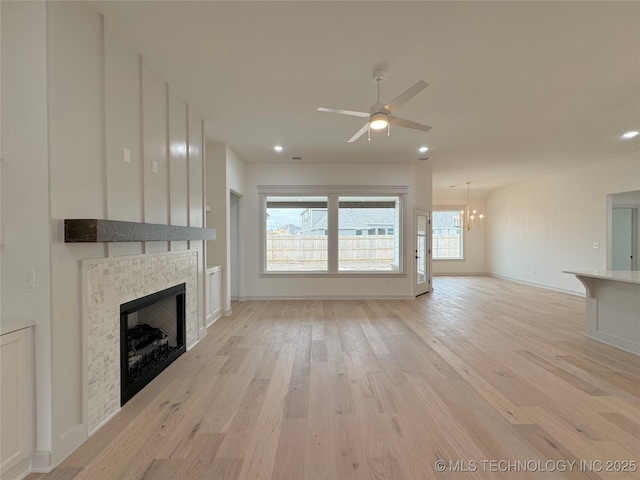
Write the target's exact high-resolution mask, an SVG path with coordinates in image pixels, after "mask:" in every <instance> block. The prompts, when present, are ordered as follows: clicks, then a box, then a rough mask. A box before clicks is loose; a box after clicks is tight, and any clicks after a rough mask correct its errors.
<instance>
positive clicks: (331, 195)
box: [258, 185, 408, 277]
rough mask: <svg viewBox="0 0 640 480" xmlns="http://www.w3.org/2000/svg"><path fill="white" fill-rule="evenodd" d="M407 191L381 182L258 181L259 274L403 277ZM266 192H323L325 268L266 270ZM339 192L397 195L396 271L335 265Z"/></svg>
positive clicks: (344, 193)
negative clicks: (326, 259) (266, 182)
mask: <svg viewBox="0 0 640 480" xmlns="http://www.w3.org/2000/svg"><path fill="white" fill-rule="evenodd" d="M407 193H408V186H398V185H391V186H388V185H380V186H366V187H365V186H327V185H311V186H310V185H295V186H292V185H258V199H259V210H260V212H259V213H260V215H259V221H260V234H259V242H260V245H259V250H260V276H261V277H278V276H280V277H349V276H353V277H363V276H368V277H384V276H389V277H402V276H407V274H408V269H407V265H406V259H407V255H406V251H407V246H406V242H405V240H406V238H407V236H406V234H405V232H406V228H407V218H406V215H407ZM269 196H280V197H283V196H290V197H292V198H293V197H305V196H307V197H308V196H326V197H327V198H328V202H327V203H328V207H327V220H328V221H327V225H328V245H327V258H328V269H327V271H304V270H296V271H268V270H267V261H266V258H267V255H266V248H267V243H266V236H267V235H266V225H267V224H266V219H267V200H266V199H267V197H269ZM340 196H362V197H367V196H370V197H373V196H397V197H398V198H399V205H400V228H399V231H398V235H399V244H400V252H399V258H400V261H399V265H400V270H398V271H353V270H349V271H345V270H342V271H340V270H339V269H338V253H339V252H338V249H339V225H338V212H339V211H338V208H339V205H338V199H339V197H340Z"/></svg>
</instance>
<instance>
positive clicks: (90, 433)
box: [89, 407, 122, 436]
mask: <svg viewBox="0 0 640 480" xmlns="http://www.w3.org/2000/svg"><path fill="white" fill-rule="evenodd" d="M121 410H122V407H118V409H117V410H116V411H115V412H113V413H112V414H111V415H109V416H108V417H107V418H105V419H104V420H103V421H102V422H101V423H100V425H98V426H97V427H96V428H94V429H93V430H91V431H90V432H89V436H91V435H93V434H94V433H96V432H97V431H98V430H100V429H101V428H102V427H104V426H105V425H106V424H107V423H109V420H111V419H112V418H113V417H115V416H116V415H117V414H119V413H120V411H121Z"/></svg>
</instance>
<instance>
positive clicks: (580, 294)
mask: <svg viewBox="0 0 640 480" xmlns="http://www.w3.org/2000/svg"><path fill="white" fill-rule="evenodd" d="M485 275H487V276H489V277H494V278H499V279H500V280H507V281H509V282H515V283H522V284H523V285H529V286H531V287H538V288H544V289H545V290H553V291H554V292H560V293H566V294H568V295H575V296H576V297H584V296H585V294H584V292H577V291H575V290H568V289H566V288H559V287H554V286H552V285H546V284H544V283H536V282H529V281H528V280H521V279H519V278H513V277H507V276H504V275H498V274H496V273H486V274H485Z"/></svg>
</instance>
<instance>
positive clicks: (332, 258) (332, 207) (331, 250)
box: [327, 194, 339, 273]
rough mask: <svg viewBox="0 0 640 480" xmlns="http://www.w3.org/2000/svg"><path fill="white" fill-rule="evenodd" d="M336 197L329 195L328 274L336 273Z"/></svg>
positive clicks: (337, 227) (337, 240) (337, 239)
mask: <svg viewBox="0 0 640 480" xmlns="http://www.w3.org/2000/svg"><path fill="white" fill-rule="evenodd" d="M338 215H339V212H338V195H336V194H331V195H329V205H328V217H329V218H328V224H327V225H328V229H329V231H328V234H329V238H328V252H327V255H328V264H329V265H328V267H329V272H330V273H337V272H338V242H339V231H338V229H339V226H338Z"/></svg>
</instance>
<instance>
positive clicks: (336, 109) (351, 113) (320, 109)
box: [318, 107, 369, 118]
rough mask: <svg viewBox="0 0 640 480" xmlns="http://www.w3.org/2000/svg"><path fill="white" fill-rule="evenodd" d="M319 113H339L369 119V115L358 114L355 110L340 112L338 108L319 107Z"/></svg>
mask: <svg viewBox="0 0 640 480" xmlns="http://www.w3.org/2000/svg"><path fill="white" fill-rule="evenodd" d="M318 111H319V112H329V113H339V114H341V115H351V116H352V117H362V118H369V114H368V113H365V112H356V111H354V110H340V109H338V108H325V107H318Z"/></svg>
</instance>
